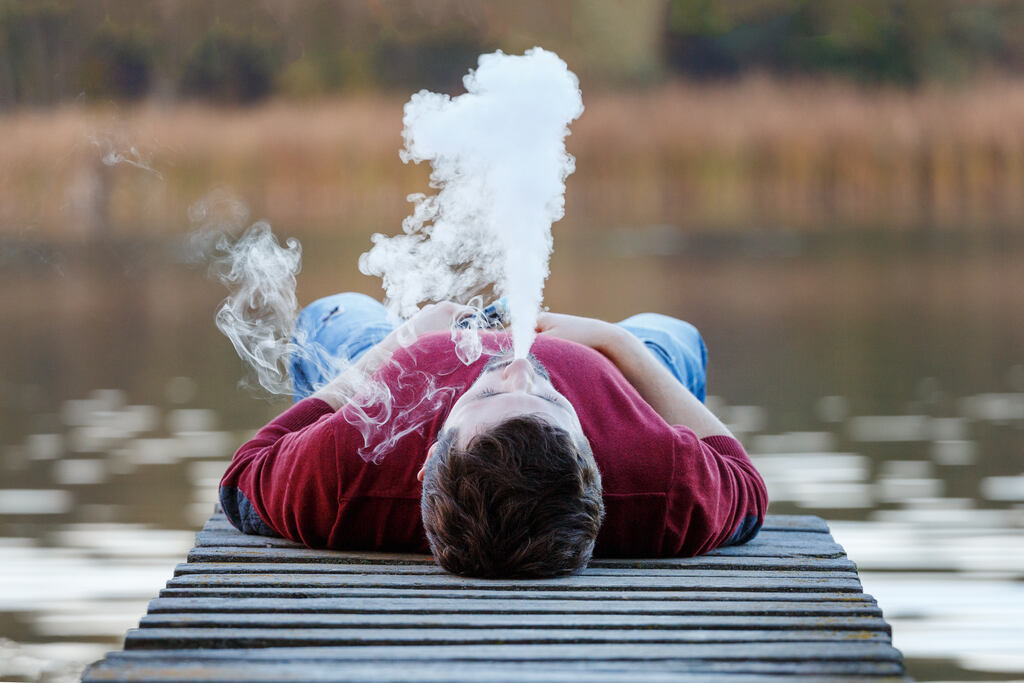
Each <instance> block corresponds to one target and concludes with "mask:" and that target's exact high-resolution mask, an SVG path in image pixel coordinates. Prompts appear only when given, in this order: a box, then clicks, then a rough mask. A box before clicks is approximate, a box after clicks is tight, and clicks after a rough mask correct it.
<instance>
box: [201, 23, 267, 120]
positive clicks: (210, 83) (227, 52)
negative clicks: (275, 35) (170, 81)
mask: <svg viewBox="0 0 1024 683" xmlns="http://www.w3.org/2000/svg"><path fill="white" fill-rule="evenodd" d="M279 54H280V50H279V49H278V46H277V45H276V44H275V43H274V41H272V40H271V39H270V38H267V37H266V36H263V35H260V34H257V33H256V32H254V31H248V32H243V31H240V30H238V29H235V28H232V27H229V26H226V25H223V24H221V23H219V22H217V23H214V25H213V26H211V27H210V29H209V30H208V31H207V33H206V35H205V36H203V37H202V38H201V39H200V40H199V42H197V43H196V44H195V46H194V47H193V48H192V49H191V50H190V51H189V53H188V54H187V55H186V56H185V61H184V64H183V65H182V74H181V91H182V92H183V93H184V94H186V95H191V96H196V97H201V98H204V99H209V100H212V101H215V102H220V103H235V104H248V103H252V102H255V101H257V100H260V99H263V98H265V97H267V96H268V95H270V93H271V90H272V87H273V84H274V75H275V71H276V70H277V68H278V66H279V64H280V57H279Z"/></svg>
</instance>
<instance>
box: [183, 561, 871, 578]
mask: <svg viewBox="0 0 1024 683" xmlns="http://www.w3.org/2000/svg"><path fill="white" fill-rule="evenodd" d="M669 570H670V571H669ZM191 574H233V575H244V574H348V575H369V574H372V575H375V576H380V575H402V576H412V575H416V576H448V574H447V573H446V572H445V571H444V570H443V569H441V568H440V567H438V566H435V565H426V566H423V565H396V566H381V565H369V564H306V565H302V564H289V563H286V562H279V563H273V564H257V563H246V564H242V563H237V562H194V563H186V564H179V565H178V566H177V567H176V568H175V570H174V575H175V576H187V575H191ZM766 574H768V572H767V571H765V570H764V569H761V568H755V569H750V568H742V567H729V566H724V567H713V568H712V567H701V568H691V567H672V568H669V569H668V570H667V569H666V568H655V569H648V568H630V567H590V568H587V570H586V571H585V572H584V574H583V575H584V576H587V577H592V576H620V577H638V576H709V577H719V576H746V577H753V576H765V575H766ZM771 575H772V576H777V577H783V578H789V577H792V578H799V577H804V578H807V577H814V576H827V577H841V578H850V579H855V578H857V572H855V571H850V570H849V569H843V570H840V571H835V570H831V569H826V568H824V567H819V568H817V569H776V570H774V571H771Z"/></svg>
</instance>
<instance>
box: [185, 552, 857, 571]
mask: <svg viewBox="0 0 1024 683" xmlns="http://www.w3.org/2000/svg"><path fill="white" fill-rule="evenodd" d="M289 559H297V558H289ZM361 559H363V558H361V557H359V556H358V555H356V554H352V555H346V556H345V557H343V558H339V561H338V562H315V561H314V562H302V561H301V560H300V561H296V562H283V561H274V562H265V563H261V562H252V563H242V562H192V563H183V564H179V565H178V566H177V568H176V569H175V574H176V575H177V574H186V573H196V570H195V569H194V568H196V567H211V568H212V567H223V568H230V569H231V571H236V572H250V571H256V572H259V571H264V570H261V569H260V567H273V571H289V572H307V571H308V572H321V571H349V570H345V569H337V570H335V569H332V568H333V567H339V568H340V567H345V566H350V565H351V566H355V567H360V568H362V569H361V570H362V571H388V572H392V573H398V572H421V573H425V574H426V573H438V572H441V571H442V570H441V568H440V567H438V566H437V565H436V564H435V563H434V562H433V561H432V560H430V561H427V562H422V563H402V564H384V563H378V562H360V560H361ZM602 569H636V570H646V571H650V570H661V571H676V570H679V569H710V570H724V569H741V570H750V569H757V570H761V571H797V570H800V571H844V572H856V571H857V565H855V564H854V563H853V562H851V561H850V560H847V559H843V558H819V557H799V558H781V557H716V556H711V557H709V556H706V555H703V556H699V557H663V558H655V559H646V560H644V559H638V560H626V559H621V560H619V559H608V560H595V561H593V562H591V563H590V565H589V566H588V567H587V570H586V573H588V574H589V573H593V572H595V570H602Z"/></svg>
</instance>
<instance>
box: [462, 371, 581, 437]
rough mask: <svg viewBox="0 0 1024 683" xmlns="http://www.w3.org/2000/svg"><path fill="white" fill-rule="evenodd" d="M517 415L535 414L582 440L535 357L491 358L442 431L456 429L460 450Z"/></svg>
mask: <svg viewBox="0 0 1024 683" xmlns="http://www.w3.org/2000/svg"><path fill="white" fill-rule="evenodd" d="M520 415H536V416H539V417H541V418H542V419H544V420H545V421H547V422H548V423H550V424H551V425H553V426H555V427H561V428H562V429H564V430H565V431H567V432H568V433H569V435H570V436H572V437H573V439H574V440H578V439H582V438H583V427H582V426H581V425H580V419H579V417H578V416H577V415H576V409H575V408H573V405H572V404H571V403H569V400H568V399H567V398H566V397H565V396H563V395H562V394H560V393H558V392H557V391H555V388H554V386H552V385H551V380H550V379H549V377H548V373H547V370H545V369H544V366H543V365H541V364H540V363H539V362H538V361H537V360H536V359H535V358H533V357H530V358H529V359H527V358H516V359H513V358H512V356H511V355H506V356H495V357H494V358H492V359H491V361H490V362H488V363H487V365H486V366H485V367H484V369H483V371H482V372H481V373H480V376H479V377H477V379H476V381H475V382H473V384H472V385H471V386H470V387H469V389H467V390H466V393H464V394H463V395H462V396H460V397H459V400H457V401H456V402H455V405H453V406H452V411H451V413H449V415H448V419H447V420H445V423H444V426H443V427H442V429H456V430H458V431H457V434H458V441H457V443H456V444H455V445H456V446H457V447H459V448H464V447H465V446H466V444H467V443H469V441H470V440H471V439H472V438H473V437H474V436H476V435H477V434H479V433H481V432H483V431H486V430H487V429H488V428H490V427H493V426H495V425H497V424H499V423H501V422H505V421H506V420H509V419H511V418H514V417H518V416H520Z"/></svg>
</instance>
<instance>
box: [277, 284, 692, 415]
mask: <svg viewBox="0 0 1024 683" xmlns="http://www.w3.org/2000/svg"><path fill="white" fill-rule="evenodd" d="M617 324H618V325H619V326H620V327H622V328H623V329H625V330H627V331H628V332H630V333H631V334H633V335H634V336H635V337H637V338H638V339H640V341H642V342H643V343H644V344H645V345H646V346H647V348H648V349H650V351H651V353H653V354H654V357H655V358H657V359H658V360H659V361H660V362H661V364H662V365H664V366H665V367H666V368H668V371H669V372H671V373H672V375H673V376H674V377H675V378H676V379H678V380H679V381H680V382H681V383H682V384H683V386H685V387H686V388H687V389H689V390H690V391H691V392H692V393H693V395H694V396H696V397H697V398H699V399H700V400H701V401H703V400H704V395H705V383H706V377H707V364H708V351H707V347H706V346H705V345H704V340H703V339H701V336H700V333H699V332H698V331H697V328H696V327H694V326H693V325H691V324H690V323H688V322H685V321H682V320H678V319H676V318H671V317H669V316H667V315H661V314H660V313H640V314H639V315H634V316H632V317H630V318H626V319H625V320H623V321H622V322H620V323H617ZM393 329H394V324H393V323H392V322H391V321H390V320H388V315H387V311H386V310H385V309H384V306H383V305H382V304H381V303H380V302H379V301H377V300H376V299H373V298H371V297H368V296H366V295H365V294H358V293H355V292H342V293H341V294H334V295H332V296H326V297H324V298H322V299H317V300H316V301H314V302H313V303H311V304H310V305H309V306H306V308H304V309H302V312H301V313H300V314H299V317H298V320H296V321H295V334H294V339H295V341H296V343H298V344H299V345H300V346H301V347H302V348H303V350H304V353H302V354H300V355H293V356H292V358H291V363H290V365H291V373H292V384H293V387H294V389H295V400H296V401H299V400H301V399H303V398H305V397H307V396H309V395H310V394H311V393H313V392H314V391H315V390H316V389H317V387H319V386H321V385H323V384H325V383H326V382H328V381H330V380H331V379H333V376H332V375H333V372H332V370H331V369H332V368H334V367H337V363H336V362H334V363H332V358H331V357H334V358H340V359H342V360H347V361H350V362H352V361H355V360H356V359H358V358H359V357H360V356H361V355H363V354H364V353H366V351H367V350H368V349H370V348H371V347H373V346H374V345H375V344H377V343H378V342H380V341H381V340H382V339H384V337H386V336H388V334H390V333H391V331H392V330H393Z"/></svg>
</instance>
